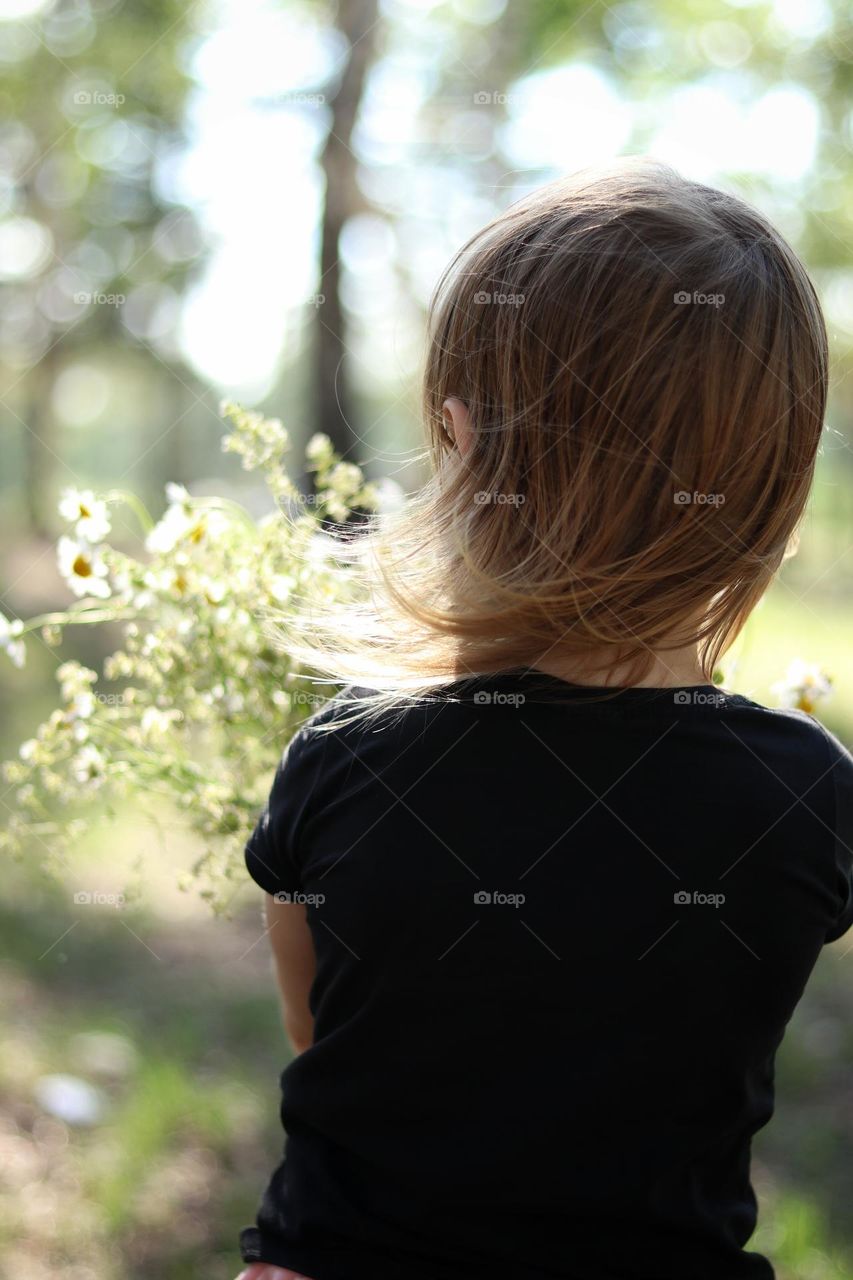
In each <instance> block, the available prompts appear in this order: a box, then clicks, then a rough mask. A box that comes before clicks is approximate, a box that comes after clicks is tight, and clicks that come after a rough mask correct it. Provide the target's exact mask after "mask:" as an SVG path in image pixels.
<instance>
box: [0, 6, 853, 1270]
mask: <svg viewBox="0 0 853 1280" xmlns="http://www.w3.org/2000/svg"><path fill="white" fill-rule="evenodd" d="M0 66H2V87H0V104H2V112H0V120H2V123H0V289H2V306H0V362H2V368H0V422H2V463H3V465H2V473H1V474H0V545H2V547H3V551H4V557H3V566H2V571H0V592H2V601H0V609H2V612H3V613H4V614H5V615H6V616H7V617H9V618H15V617H19V616H21V617H26V616H30V615H32V614H35V613H40V612H42V611H44V610H46V609H51V608H57V607H62V606H64V605H65V604H67V603H68V593H67V588H66V587H65V585H64V584H63V583H62V581H61V579H60V578H59V576H58V574H57V570H56V558H55V540H56V535H57V532H58V531H59V521H58V517H57V515H56V502H57V498H58V495H59V493H60V491H61V490H62V489H63V488H64V487H66V486H74V487H81V488H93V489H95V490H98V489H102V488H128V489H133V490H135V491H136V492H137V493H139V494H140V495H141V496H142V497H143V498H144V499H145V501H146V502H147V503H148V504H149V506H150V507H151V509H152V510H153V511H154V512H155V514H159V513H160V512H161V511H162V509H163V505H164V499H163V486H164V484H165V482H166V481H170V480H171V481H177V482H181V483H185V484H187V485H188V486H190V487H191V488H192V490H193V492H196V493H204V492H217V493H221V494H225V495H232V496H235V497H239V498H240V499H241V500H243V501H246V502H247V503H248V504H249V505H250V506H251V505H252V503H253V502H254V503H257V502H259V501H261V496H260V495H259V494H257V493H255V491H254V490H253V489H252V488H251V481H250V480H248V479H247V478H246V477H244V476H242V473H241V472H240V470H239V467H237V466H236V465H235V463H234V460H233V459H230V460H229V459H228V458H227V457H223V456H222V455H221V453H220V448H219V442H220V437H221V434H222V427H221V422H220V420H219V416H218V404H219V402H220V400H221V398H222V397H223V396H226V395H227V396H229V397H232V398H235V399H238V400H241V401H242V402H244V403H246V404H247V405H251V406H254V407H257V408H260V409H262V410H264V411H265V412H268V413H270V414H274V415H276V416H279V417H281V418H282V419H283V420H284V422H285V424H286V425H287V426H288V428H289V429H290V431H291V433H292V436H293V439H294V457H295V458H296V459H297V470H298V459H299V458H300V456H301V445H302V444H303V443H304V441H305V440H307V438H308V437H309V436H310V435H311V434H313V433H314V432H315V431H319V430H322V431H325V432H327V433H328V434H329V435H330V436H331V437H332V439H333V440H334V442H335V444H336V446H337V447H338V448H339V449H340V450H341V451H342V452H343V453H344V454H345V456H346V457H347V458H348V459H350V460H352V461H356V462H364V463H366V464H367V467H368V471H369V474H371V475H372V476H373V477H379V476H386V477H390V478H392V479H393V480H395V481H396V482H397V483H398V484H400V485H401V486H402V487H403V488H404V489H410V488H412V487H413V486H415V485H416V484H417V483H418V481H419V480H420V479H421V478H422V476H423V472H422V470H421V467H422V463H421V462H420V460H419V440H420V423H419V406H418V371H419V362H420V358H421V354H422V344H423V331H424V314H425V307H426V304H427V302H428V298H429V294H430V291H431V288H432V286H433V284H434V283H435V280H436V278H437V275H438V273H439V271H440V270H441V268H442V267H443V265H444V264H445V263H446V261H447V260H448V258H449V257H450V256H451V254H452V253H453V251H454V250H455V249H456V248H457V247H458V246H459V245H460V244H461V243H462V241H463V240H464V239H465V238H466V237H467V236H468V235H469V234H470V233H471V232H473V231H474V230H475V229H476V228H477V227H479V226H480V225H481V224H482V223H483V222H484V221H485V220H487V219H488V218H489V217H490V216H491V215H492V214H493V213H494V212H496V211H498V210H500V209H502V208H504V207H505V206H506V205H507V204H508V203H510V202H511V201H512V200H513V199H515V198H517V197H518V196H520V195H521V194H523V193H524V192H525V191H527V190H528V189H530V188H531V187H534V186H538V185H540V184H541V183H543V182H545V181H547V180H549V179H551V178H553V177H556V176H558V175H560V174H563V173H566V172H571V171H572V170H575V169H577V168H580V167H582V166H584V165H586V164H591V163H596V162H599V161H603V160H607V159H609V158H612V157H615V156H617V155H620V154H625V153H646V154H650V155H654V156H656V157H658V158H659V159H662V160H665V161H668V162H670V163H672V164H674V165H675V166H676V167H678V168H679V169H680V170H681V171H682V172H683V173H685V174H686V175H688V176H690V177H694V178H697V179H700V180H707V181H710V182H712V183H717V184H720V185H724V186H727V187H729V188H731V189H734V190H736V191H738V192H740V193H741V194H742V195H744V196H745V197H747V198H748V199H750V200H751V201H752V202H754V203H755V204H757V205H758V206H759V207H760V208H761V209H763V210H764V211H765V212H766V213H767V214H769V215H770V216H771V218H772V219H773V220H774V221H775V222H776V223H777V224H778V225H779V226H780V227H781V229H782V230H783V232H784V233H785V234H786V235H787V236H788V237H789V239H790V240H791V241H792V242H793V243H794V244H795V246H796V247H797V248H798V249H799V250H800V252H801V253H802V255H803V256H804V258H805V260H806V262H807V263H808V265H809V266H810V268H811V270H812V273H813V276H814V278H815V280H816V283H817V285H818V288H819V291H820V293H821V296H822V299H823V302H824V306H825V309H826V313H827V318H828V322H829V327H830V331H831V338H832V344H833V387H832V400H831V405H830V411H829V421H828V427H827V432H826V438H825V443H824V448H823V454H822V457H821V460H820V467H819V472H818V481H817V485H816V489H815V494H814V500H813V502H812V506H811V510H810V514H809V517H808V520H807V522H806V525H805V527H804V529H803V534H802V540H801V548H800V553H799V555H798V556H797V557H796V559H794V560H792V561H790V562H788V563H787V564H786V566H785V570H784V573H783V576H782V578H781V581H780V582H779V583H778V584H777V586H775V587H774V589H773V591H772V593H771V594H770V596H769V597H768V598H767V600H766V601H765V603H764V604H763V605H762V607H761V608H760V610H759V611H758V613H757V614H756V615H755V618H754V620H753V621H752V622H751V623H750V624H749V627H748V628H747V631H746V633H745V635H744V637H743V638H742V640H741V641H740V642H739V645H738V649H737V651H736V653H735V655H734V661H733V663H732V664H730V667H729V682H730V683H731V684H732V685H734V687H736V688H737V689H738V690H740V691H741V692H744V693H747V694H750V695H752V696H754V697H757V698H758V699H760V700H771V701H772V697H773V695H772V694H771V692H770V689H771V686H772V685H773V684H774V683H775V682H776V681H778V680H779V679H780V678H782V677H784V674H785V671H786V668H787V667H788V664H789V663H790V662H791V661H792V660H793V659H797V658H800V659H803V660H804V661H806V662H811V663H816V664H818V665H819V666H821V667H822V668H824V669H825V670H826V671H827V672H828V673H829V674H830V675H831V676H832V678H833V681H834V690H835V691H834V696H833V698H832V699H831V700H830V701H829V702H827V703H826V704H821V707H820V708H819V711H820V714H821V715H822V716H823V718H824V719H825V720H826V721H827V723H828V724H829V725H830V727H831V728H833V729H834V730H835V731H836V732H837V733H838V734H839V735H840V736H841V737H842V739H843V740H844V741H845V742H847V743H848V744H850V743H851V742H853V647H851V643H850V638H851V635H853V596H851V585H853V550H851V545H850V544H851V531H853V483H851V481H853V458H851V450H850V445H851V441H853V385H851V380H850V378H849V374H850V370H851V360H853V256H851V244H852V243H853V225H851V223H852V222H853V166H851V163H850V150H851V143H852V142H853V110H851V88H853V10H851V9H850V7H849V5H847V4H844V3H841V0H773V2H772V3H764V2H761V3H752V2H751V0H728V2H722V3H720V2H719V0H717V2H716V3H711V2H710V0H708V2H706V0H656V2H655V3H653V4H648V3H647V4H640V3H633V2H632V0H627V2H624V3H611V4H604V3H600V2H599V3H589V4H587V3H577V2H576V0H382V2H381V3H380V0H340V3H339V4H337V5H334V4H331V3H329V4H326V3H320V2H314V0H311V2H306V3H297V2H296V0H194V2H191V3H185V2H183V0H0ZM121 536H122V531H121V529H120V528H119V538H118V542H119V543H120V542H121ZM127 538H128V541H129V542H130V539H131V534H130V531H129V530H128V531H127ZM115 640H116V637H115V636H106V637H105V636H99V635H96V634H94V633H92V632H89V633H88V634H87V635H85V636H82V637H80V636H74V635H72V634H71V633H69V636H68V640H67V641H66V643H65V645H64V646H63V655H62V656H63V657H68V656H74V657H77V658H79V659H80V660H81V661H83V662H86V663H89V664H91V665H97V664H98V663H99V661H100V659H101V658H102V657H103V656H104V654H105V653H107V652H109V651H110V650H111V649H112V648H113V647H114V642H115ZM29 648H30V655H29V659H28V662H27V665H26V667H25V668H24V669H23V670H21V671H17V670H15V668H14V667H13V666H12V665H11V664H10V663H8V662H4V663H3V664H2V666H0V699H2V712H3V714H2V719H0V734H2V744H0V745H2V754H3V756H4V757H8V756H11V755H13V754H14V753H15V751H16V749H17V745H18V743H19V742H20V741H21V740H22V739H23V738H26V737H28V736H30V735H31V734H32V732H33V729H34V728H35V725H36V724H37V722H38V721H39V720H40V719H42V718H43V717H44V716H45V715H46V714H47V713H48V712H49V710H50V708H51V706H52V705H53V704H54V700H55V686H54V683H53V679H52V673H53V670H54V668H55V666H56V663H57V661H58V659H57V656H56V655H55V654H54V653H52V652H51V651H50V650H49V649H48V648H47V646H41V645H39V644H38V643H35V644H31V645H30V647H29ZM2 804H3V809H4V810H5V812H7V813H8V810H9V797H8V793H7V795H6V796H5V797H4V798H3V801H2ZM191 857H192V849H191V848H185V847H183V846H182V845H181V843H180V841H178V842H177V843H176V842H175V840H172V839H170V840H168V841H166V840H165V838H164V839H162V840H160V839H154V838H153V837H152V835H151V833H150V831H147V832H146V831H142V830H140V828H139V825H138V824H136V823H134V820H133V814H132V813H126V812H125V813H121V814H118V815H116V818H115V821H114V823H113V824H112V825H109V826H106V825H105V827H104V829H103V831H102V833H101V834H100V835H99V837H98V839H97V840H96V841H90V842H89V843H87V844H86V846H85V847H84V848H81V850H80V863H79V865H78V868H77V881H76V883H79V882H80V877H81V875H83V876H84V878H85V874H88V875H89V877H90V880H91V888H92V889H96V890H98V891H100V892H102V893H103V894H105V895H109V893H110V892H111V891H112V892H119V891H120V889H121V887H122V885H123V883H124V881H125V878H126V876H127V874H128V873H129V871H130V870H132V869H133V868H134V867H135V866H142V868H143V870H144V874H143V875H142V877H141V882H142V885H143V892H142V893H141V895H140V897H139V899H138V901H137V902H136V903H135V904H134V906H133V909H132V911H125V912H121V913H119V912H117V911H114V910H113V911H111V910H110V909H109V906H106V907H105V908H104V910H102V911H88V912H86V913H81V912H77V913H76V914H75V911H74V907H73V903H72V895H71V894H70V891H69V887H68V886H67V885H64V884H63V883H62V882H61V881H59V880H57V881H55V882H54V881H48V880H46V879H45V877H44V876H43V874H42V873H41V872H40V870H38V869H37V868H36V867H27V866H14V867H9V868H4V872H3V879H4V894H3V906H2V916H3V919H2V937H3V942H4V946H3V959H2V965H3V969H2V974H0V1001H2V1004H3V1006H4V1010H3V1013H4V1018H5V1022H6V1032H5V1036H4V1043H3V1049H2V1059H0V1169H2V1173H0V1192H1V1193H2V1208H0V1231H1V1232H2V1234H3V1236H4V1241H3V1243H4V1250H3V1252H4V1254H5V1261H4V1262H2V1263H0V1268H2V1269H0V1275H2V1276H3V1277H9V1278H10V1280H11V1277H13V1276H14V1277H15V1278H16V1280H18V1277H20V1276H21V1275H23V1276H26V1280H42V1277H48V1276H51V1277H57V1276H61V1277H63V1280H122V1278H123V1277H134V1278H138V1280H148V1277H151V1278H152V1280H153V1278H154V1277H157V1278H158V1280H183V1278H184V1277H186V1278H189V1277H201V1276H205V1277H209V1278H210V1280H227V1278H228V1277H231V1276H232V1275H234V1274H236V1272H237V1271H238V1270H239V1265H238V1258H237V1254H236V1249H235V1240H236V1233H237V1230H238V1228H239V1227H240V1226H242V1225H245V1224H247V1223H248V1222H250V1221H251V1220H252V1218H253V1216H254V1209H255V1203H256V1200H257V1197H258V1195H259V1192H260V1190H261V1187H262V1185H263V1184H264V1182H265V1180H266V1176H267V1174H268V1171H269V1169H270V1167H271V1165H272V1163H273V1161H274V1160H275V1159H276V1158H277V1156H278V1153H279V1148H280V1140H279V1130H278V1118H277V1105H278V1096H277V1076H278V1073H279V1071H280V1070H281V1068H282V1066H283V1065H284V1064H285V1062H286V1056H287V1048H286V1045H285V1042H284V1038H283V1033H282V1032H281V1031H280V1029H279V1023H278V1013H277V1007H276V1001H275V996H274V991H273V985H272V979H271V975H270V970H269V962H268V959H267V955H266V944H265V942H264V941H263V940H262V937H261V934H262V929H261V926H260V917H259V909H258V903H257V900H256V899H257V895H256V894H255V892H253V890H252V888H251V887H250V886H248V885H247V887H246V892H245V898H244V900H243V902H242V903H241V904H238V907H237V909H236V910H235V914H234V916H233V918H232V919H230V920H227V921H225V920H214V919H213V918H212V917H211V915H210V913H209V911H208V909H207V907H206V906H205V905H204V904H203V903H201V902H200V901H197V900H196V899H194V898H192V897H191V896H187V895H181V894H180V893H179V892H178V890H177V889H176V887H175V886H176V882H177V878H178V871H179V869H180V867H182V866H184V865H186V863H187V861H188V860H190V859H191ZM81 868H82V869H83V871H81ZM84 915H85V918H83V917H84ZM848 952H853V946H851V945H850V943H849V941H848V943H847V944H846V945H845V943H844V941H842V942H841V943H839V944H837V945H836V946H835V947H833V948H831V949H828V950H827V952H826V954H825V955H824V956H823V957H822V959H821V961H820V963H819V966H818V970H817V972H816V974H815V978H814V980H813V983H812V986H811V988H810V991H809V994H808V996H807V997H806V1000H805V1001H804V1003H803V1004H802V1006H801V1007H800V1009H799V1011H798V1013H797V1015H796V1017H795V1019H794V1022H793V1024H792V1027H791V1029H790V1033H789V1036H788V1039H787V1041H786V1044H785V1046H784V1048H783V1051H782V1053H781V1055H780V1060H779V1067H778V1084H779V1107H778V1113H777V1118H776V1121H775V1124H774V1125H773V1126H772V1129H771V1132H770V1133H768V1134H766V1135H761V1136H760V1138H759V1140H758V1141H757V1142H756V1145H755V1158H756V1182H757V1186H758V1190H759V1194H760V1198H761V1207H762V1226H761V1227H760V1229H759V1236H758V1238H757V1240H756V1243H757V1244H758V1245H760V1246H763V1247H765V1248H767V1249H768V1250H771V1251H772V1252H773V1255H774V1257H775V1259H776V1260H777V1262H778V1264H779V1274H780V1277H781V1280H794V1278H795V1277H796V1280H841V1278H842V1277H850V1276H851V1275H853V1201H851V1199H850V1195H849V1170H850V1167H851V1160H853V1074H851V1071H850V1068H849V1064H850V1061H851V1055H853V954H849V953H848Z"/></svg>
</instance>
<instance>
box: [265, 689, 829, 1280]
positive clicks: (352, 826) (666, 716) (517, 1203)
mask: <svg viewBox="0 0 853 1280" xmlns="http://www.w3.org/2000/svg"><path fill="white" fill-rule="evenodd" d="M600 694H601V691H598V692H596V691H594V690H592V691H591V690H588V689H582V688H580V687H578V686H572V685H568V684H566V683H565V682H563V681H559V680H556V679H553V678H550V677H546V676H542V675H540V674H538V673H534V672H524V671H520V672H510V673H507V674H503V675H501V676H498V677H478V678H476V679H471V680H466V681H461V682H459V683H458V684H456V685H453V686H450V687H449V688H448V689H447V690H446V691H443V694H442V695H441V696H439V697H438V698H437V699H436V700H435V701H433V702H430V703H429V704H427V705H420V706H418V707H415V708H409V709H406V710H404V711H403V712H400V711H395V712H391V713H387V714H386V715H385V716H384V718H383V720H382V721H381V722H380V724H379V726H378V727H377V726H373V727H370V726H368V727H365V725H364V723H363V722H362V723H361V724H355V725H349V726H346V725H343V726H342V725H340V724H336V723H334V722H335V721H337V720H339V719H340V718H341V702H340V700H339V699H334V700H333V701H332V702H330V703H329V704H328V705H327V706H326V707H325V708H324V709H323V710H322V711H321V713H320V714H319V715H318V716H316V717H314V718H313V720H312V721H311V722H309V724H308V725H307V726H306V727H304V728H303V729H302V730H301V731H300V732H299V733H298V735H297V736H296V737H295V738H294V740H293V741H292V743H291V744H290V746H289V748H288V750H287V751H286V752H285V755H284V757H283V760H282V762H281V765H280V767H279V770H278V772H277V774H276V778H275V782H274V785H273V788H272V793H271V796H270V801H269V805H268V809H267V811H266V812H265V814H264V816H263V817H262V818H261V820H260V822H259V823H258V826H257V829H256V831H255V833H254V834H253V836H252V838H251V840H250V842H249V845H248V847H247V863H248V867H249V871H250V873H251V875H252V876H253V877H254V879H255V880H256V881H257V882H258V883H259V884H260V885H261V887H262V888H263V889H265V890H267V892H269V893H276V892H285V893H289V894H292V895H300V894H302V895H306V898H307V902H308V920H309V923H310V927H311V930H312V934H313V938H314V943H315V947H316V952H317V976H316V980H315V982H314V985H313V988H312V992H311V1008H312V1011H313V1014H314V1017H315V1039H314V1043H313V1045H312V1046H311V1047H310V1048H309V1049H307V1050H306V1051H305V1052H304V1053H302V1054H300V1055H299V1056H298V1057H297V1058H296V1059H295V1060H294V1061H293V1062H292V1063H291V1064H290V1066H289V1067H288V1068H287V1069H286V1070H285V1071H284V1073H283V1075H282V1079H281V1087H282V1107H281V1116H282V1122H283V1124H284V1128H285V1130H286V1133H287V1142H286V1146H285V1157H284V1160H283V1162H282V1164H281V1165H280V1166H279V1168H278V1169H277V1170H276V1172H275V1173H274V1175H273V1177H272V1180H271V1182H270V1184H269V1187H268V1189H267V1191H266V1193H265V1195H264V1198H263V1203H262V1206H261V1209H260V1211H259V1214H258V1219H257V1226H256V1227H251V1228H247V1229H246V1230H245V1231H244V1232H243V1233H242V1237H241V1244H242V1251H243V1257H244V1259H245V1260H246V1261H255V1260H258V1259H262V1260H264V1261H268V1262H271V1263H277V1264H278V1265H280V1266H287V1267H291V1268H293V1269H294V1270H296V1271H299V1272H301V1273H304V1274H305V1275H307V1276H311V1277H313V1280H367V1277H370V1280H486V1277H488V1278H489V1280H494V1277H495V1275H497V1274H502V1275H503V1274H509V1275H513V1276H521V1277H524V1280H555V1278H557V1277H560V1278H561V1280H768V1278H769V1277H772V1275H773V1270H772V1267H771V1265H770V1263H769V1262H768V1261H767V1260H766V1259H765V1258H763V1257H762V1256H760V1255H759V1254H757V1253H755V1252H750V1251H747V1250H745V1249H744V1246H745V1244H746V1243H747V1241H748V1240H749V1237H750V1235H751V1233H752V1231H753V1228H754V1226H755V1219H756V1208H755V1197H754V1195H753V1191H752V1188H751V1186H750V1180H749V1156H750V1139H751V1136H752V1134H754V1133H755V1132H756V1130H758V1129H760V1128H761V1126H762V1125H764V1124H765V1123H766V1122H767V1120H768V1119H769V1117H770V1115H771V1113H772V1110H773V1060H774V1054H775V1051H776V1049H777V1048H778V1045H779V1043H780V1041H781V1039H782V1036H783V1033H784V1030H785V1026H786V1023H787V1022H788V1020H789V1018H790V1017H791V1014H792V1012H793V1010H794V1007H795V1005H796V1003H797V1001H798V999H799V998H800V995H801V994H802V991H803V987H804V985H805V982H806V980H807V978H808V976H809V973H810V972H811V969H812V967H813V965H814V963H815V961H816V959H817V957H818V954H819V952H820V949H821V946H822V945H823V944H824V943H825V942H828V941H832V940H834V939H837V938H839V937H840V936H841V934H842V933H843V932H844V931H845V930H846V929H847V928H848V926H849V925H850V924H851V922H853V889H852V888H851V859H852V858H853V855H851V846H853V758H851V756H850V755H849V753H848V752H847V751H846V750H845V749H844V748H843V747H842V746H841V745H840V743H839V742H838V741H837V740H836V739H835V738H834V737H833V736H832V735H831V734H829V733H828V732H827V731H826V730H825V729H824V728H823V727H822V726H821V725H820V724H819V723H818V722H817V721H816V720H814V719H812V718H810V717H809V716H807V715H804V714H802V713H800V712H787V711H771V710H768V709H767V708H765V707H761V706H759V705H757V704H756V703H754V702H751V701H749V700H748V699H746V698H743V697H739V696H735V695H723V694H722V693H721V692H720V691H719V690H717V689H715V688H713V687H712V686H702V687H698V688H686V689H682V690H673V689H666V690H660V689H652V690H644V689H629V690H625V691H621V692H619V693H618V694H617V695H616V696H613V695H612V692H611V693H610V696H608V697H607V698H602V697H601V696H600ZM318 723H320V724H325V725H329V724H330V723H332V724H333V727H332V728H331V730H329V729H328V728H327V729H324V730H320V729H318V728H315V727H313V726H314V725H315V724H318Z"/></svg>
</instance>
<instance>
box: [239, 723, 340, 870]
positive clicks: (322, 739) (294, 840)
mask: <svg viewBox="0 0 853 1280" xmlns="http://www.w3.org/2000/svg"><path fill="white" fill-rule="evenodd" d="M327 738H328V735H327V734H325V733H317V732H315V731H312V729H311V728H310V726H304V727H303V728H302V729H300V730H299V732H298V733H296V734H295V736H294V737H293V738H292V739H291V740H290V742H289V743H288V745H287V747H286V748H285V750H284V753H283V755H282V757H281V760H280V761H279V765H278V768H277V769H276V773H275V778H274V780H273V784H272V788H271V790H270V794H269V799H268V800H267V803H266V806H265V808H264V811H263V813H262V814H261V816H260V818H259V819H258V822H257V824H256V826H255V829H254V831H253V832H252V834H251V836H250V837H249V839H248V841H247V842H246V849H245V858H246V868H247V870H248V872H249V875H250V876H251V877H252V879H253V880H254V881H255V883H256V884H258V885H260V887H261V888H262V889H264V890H265V891H266V892H267V893H271V894H275V893H288V894H296V893H300V892H301V891H302V872H301V859H300V853H299V833H300V830H301V828H302V826H303V824H304V821H305V818H306V815H307V813H308V810H309V807H310V802H311V797H312V793H313V791H314V788H315V785H316V782H317V779H318V777H319V775H320V771H321V769H322V763H323V756H324V753H325V745H326V741H327Z"/></svg>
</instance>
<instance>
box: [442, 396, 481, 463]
mask: <svg viewBox="0 0 853 1280" xmlns="http://www.w3.org/2000/svg"><path fill="white" fill-rule="evenodd" d="M441 414H442V418H443V419H444V429H445V431H446V432H447V434H448V436H449V437H450V439H451V440H452V441H453V443H454V444H455V445H456V447H457V448H458V450H459V453H460V456H461V457H463V458H465V457H467V455H468V453H469V452H470V449H471V445H472V443H473V440H472V436H471V418H470V415H469V413H468V407H467V405H466V404H465V403H464V402H463V401H462V400H460V399H459V397H458V396H448V398H447V399H446V400H445V402H444V404H443V405H442V406H441Z"/></svg>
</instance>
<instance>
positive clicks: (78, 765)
mask: <svg viewBox="0 0 853 1280" xmlns="http://www.w3.org/2000/svg"><path fill="white" fill-rule="evenodd" d="M71 768H72V772H73V774H74V778H75V779H76V781H77V782H79V783H82V784H83V785H84V786H91V787H98V786H100V784H101V783H102V782H103V780H104V776H105V773H106V761H105V760H104V757H103V756H102V755H101V753H100V751H99V750H98V748H97V747H93V746H91V745H87V746H85V747H83V748H82V749H81V750H80V751H78V752H77V754H76V756H75V757H74V759H73V760H72V762H71Z"/></svg>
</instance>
